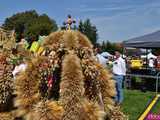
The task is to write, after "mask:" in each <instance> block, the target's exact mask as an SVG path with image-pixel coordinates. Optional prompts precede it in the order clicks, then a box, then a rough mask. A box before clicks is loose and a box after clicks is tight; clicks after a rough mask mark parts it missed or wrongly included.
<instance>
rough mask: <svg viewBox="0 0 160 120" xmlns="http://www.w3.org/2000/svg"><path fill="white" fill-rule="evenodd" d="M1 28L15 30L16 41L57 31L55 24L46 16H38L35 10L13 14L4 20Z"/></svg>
mask: <svg viewBox="0 0 160 120" xmlns="http://www.w3.org/2000/svg"><path fill="white" fill-rule="evenodd" d="M3 27H4V28H5V29H7V30H13V29H15V31H16V34H17V39H20V38H22V37H28V36H34V37H37V35H39V34H40V35H47V34H49V33H50V32H51V31H55V30H57V24H56V22H55V21H54V20H52V19H50V18H49V17H48V16H47V15H46V14H43V15H39V14H38V13H37V12H36V11H35V10H31V11H25V12H21V13H17V14H14V15H13V16H11V17H9V18H6V20H5V22H4V24H3Z"/></svg>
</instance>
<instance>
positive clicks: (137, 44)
mask: <svg viewBox="0 0 160 120" xmlns="http://www.w3.org/2000/svg"><path fill="white" fill-rule="evenodd" d="M123 45H124V47H133V48H148V49H150V48H160V31H157V32H154V33H151V34H147V35H144V36H140V37H136V38H132V39H129V40H127V41H124V42H123Z"/></svg>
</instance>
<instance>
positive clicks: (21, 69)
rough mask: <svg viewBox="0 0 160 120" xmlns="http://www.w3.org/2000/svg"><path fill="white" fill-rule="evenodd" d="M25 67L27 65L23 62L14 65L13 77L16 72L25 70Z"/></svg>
mask: <svg viewBox="0 0 160 120" xmlns="http://www.w3.org/2000/svg"><path fill="white" fill-rule="evenodd" d="M26 67H27V65H26V64H23V63H22V64H20V65H19V66H16V67H15V68H14V70H13V72H12V74H13V77H14V78H15V77H16V75H17V74H18V73H20V72H23V71H25V69H26Z"/></svg>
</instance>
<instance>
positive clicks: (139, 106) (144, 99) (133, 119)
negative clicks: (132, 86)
mask: <svg viewBox="0 0 160 120" xmlns="http://www.w3.org/2000/svg"><path fill="white" fill-rule="evenodd" d="M154 95H155V93H153V92H146V93H144V92H141V91H138V90H124V102H123V104H122V111H123V112H124V113H125V114H126V115H128V116H129V120H137V119H138V117H139V116H140V115H141V113H143V111H144V110H145V108H146V105H147V104H149V102H150V101H151V99H152V98H153V96H154ZM159 110H160V102H159V103H158V104H157V105H156V107H155V108H154V109H153V112H154V113H158V112H159Z"/></svg>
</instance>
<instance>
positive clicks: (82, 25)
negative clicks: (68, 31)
mask: <svg viewBox="0 0 160 120" xmlns="http://www.w3.org/2000/svg"><path fill="white" fill-rule="evenodd" d="M78 30H79V31H80V32H82V33H83V34H85V35H86V36H87V37H88V38H89V39H90V40H91V42H92V43H93V44H94V45H95V44H96V43H97V39H98V34H97V28H96V26H94V25H92V24H91V22H90V20H89V19H87V20H85V21H84V22H83V21H82V20H80V22H79V26H78Z"/></svg>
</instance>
